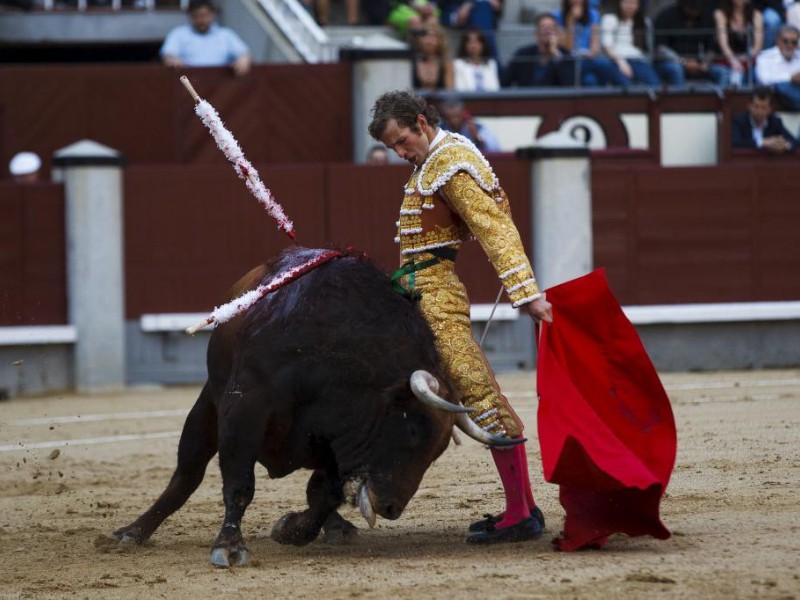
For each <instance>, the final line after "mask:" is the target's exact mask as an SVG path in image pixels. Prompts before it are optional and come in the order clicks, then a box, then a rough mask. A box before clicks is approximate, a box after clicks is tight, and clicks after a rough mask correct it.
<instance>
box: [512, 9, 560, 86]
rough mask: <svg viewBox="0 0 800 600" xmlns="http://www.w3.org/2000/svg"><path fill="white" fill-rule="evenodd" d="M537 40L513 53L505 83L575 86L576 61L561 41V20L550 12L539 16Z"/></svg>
mask: <svg viewBox="0 0 800 600" xmlns="http://www.w3.org/2000/svg"><path fill="white" fill-rule="evenodd" d="M536 41H537V43H535V44H531V45H529V46H523V47H522V48H520V49H519V50H517V51H516V52H515V53H514V56H513V57H511V60H510V61H509V63H508V68H507V69H506V71H505V74H504V76H503V86H504V87H510V86H515V85H516V86H520V87H531V86H559V85H575V62H574V61H572V60H570V59H569V52H568V51H567V50H566V49H565V48H562V47H561V46H559V44H558V23H557V21H556V18H555V17H554V16H553V15H550V14H541V15H539V16H538V17H537V18H536Z"/></svg>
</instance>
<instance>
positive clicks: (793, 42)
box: [781, 38, 798, 46]
mask: <svg viewBox="0 0 800 600" xmlns="http://www.w3.org/2000/svg"><path fill="white" fill-rule="evenodd" d="M797 42H798V40H797V38H794V39H792V38H781V43H782V44H786V45H787V46H797Z"/></svg>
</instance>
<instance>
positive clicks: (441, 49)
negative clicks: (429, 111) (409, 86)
mask: <svg viewBox="0 0 800 600" xmlns="http://www.w3.org/2000/svg"><path fill="white" fill-rule="evenodd" d="M411 80H412V83H413V85H414V89H418V90H432V91H435V90H452V89H453V63H452V61H451V60H450V53H449V52H448V50H447V38H446V37H445V35H444V31H442V28H441V27H439V26H438V24H434V25H428V26H427V27H426V28H425V29H423V30H422V31H421V32H420V33H419V34H418V35H416V36H414V59H413V64H412V73H411Z"/></svg>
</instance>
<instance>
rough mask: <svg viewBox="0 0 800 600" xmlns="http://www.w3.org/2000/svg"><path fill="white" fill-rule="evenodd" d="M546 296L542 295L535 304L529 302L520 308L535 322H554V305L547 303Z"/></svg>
mask: <svg viewBox="0 0 800 600" xmlns="http://www.w3.org/2000/svg"><path fill="white" fill-rule="evenodd" d="M545 296H546V295H545V294H544V293H542V295H541V297H539V298H537V299H536V300H534V301H533V302H528V303H527V304H523V305H522V306H520V307H519V309H520V310H524V311H525V312H526V313H528V314H529V315H530V316H531V318H532V319H533V320H534V321H547V322H548V323H552V322H553V305H552V304H550V303H549V302H548V301H547V298H546V297H545Z"/></svg>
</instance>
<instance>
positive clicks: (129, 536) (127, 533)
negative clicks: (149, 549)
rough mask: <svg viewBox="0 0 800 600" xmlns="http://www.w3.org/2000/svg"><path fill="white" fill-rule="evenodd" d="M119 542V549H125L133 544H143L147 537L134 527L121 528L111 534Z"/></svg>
mask: <svg viewBox="0 0 800 600" xmlns="http://www.w3.org/2000/svg"><path fill="white" fill-rule="evenodd" d="M111 537H113V538H114V539H115V540H117V541H118V542H119V545H120V547H122V548H127V547H128V546H132V545H133V544H143V543H144V542H145V541H147V536H145V535H144V534H143V533H142V530H141V529H139V528H138V527H135V526H128V527H122V528H120V529H117V530H116V531H115V532H114V533H112V534H111Z"/></svg>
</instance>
